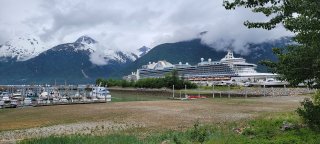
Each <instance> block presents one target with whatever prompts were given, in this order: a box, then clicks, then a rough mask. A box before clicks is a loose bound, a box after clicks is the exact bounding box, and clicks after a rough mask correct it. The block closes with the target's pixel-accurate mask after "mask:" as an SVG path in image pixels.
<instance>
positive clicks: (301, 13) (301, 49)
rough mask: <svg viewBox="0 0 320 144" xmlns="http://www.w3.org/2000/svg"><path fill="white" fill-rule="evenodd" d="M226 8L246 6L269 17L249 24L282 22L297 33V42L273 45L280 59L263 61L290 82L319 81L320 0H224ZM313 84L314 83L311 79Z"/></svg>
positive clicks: (269, 26) (265, 25) (259, 25)
mask: <svg viewBox="0 0 320 144" xmlns="http://www.w3.org/2000/svg"><path fill="white" fill-rule="evenodd" d="M224 6H225V8H226V9H235V8H236V7H245V8H250V9H252V11H253V12H255V13H262V14H264V15H265V16H267V17H270V19H269V21H266V22H250V21H246V22H244V25H245V26H247V27H248V28H263V29H266V30H271V29H273V28H275V27H276V26H277V25H278V24H282V25H283V26H284V27H285V28H286V29H287V30H288V31H291V32H293V33H295V36H294V37H293V40H294V42H296V43H295V44H294V45H290V46H287V47H286V48H284V49H279V48H274V53H275V54H276V55H277V57H278V59H279V61H278V62H271V61H264V62H262V63H263V64H265V65H267V66H269V67H270V68H271V70H272V71H273V72H276V73H278V74H280V75H281V76H282V78H283V79H286V80H288V81H289V82H290V83H291V84H293V85H296V84H298V83H301V82H304V81H305V80H309V81H312V82H317V83H319V82H320V81H319V80H320V56H319V54H320V9H319V8H320V1H319V0H233V1H231V2H230V1H229V0H225V1H224ZM309 84H310V85H311V83H309Z"/></svg>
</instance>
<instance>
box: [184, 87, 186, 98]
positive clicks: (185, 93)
mask: <svg viewBox="0 0 320 144" xmlns="http://www.w3.org/2000/svg"><path fill="white" fill-rule="evenodd" d="M184 97H187V85H184Z"/></svg>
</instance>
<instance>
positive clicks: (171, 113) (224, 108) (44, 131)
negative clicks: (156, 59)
mask: <svg viewBox="0 0 320 144" xmlns="http://www.w3.org/2000/svg"><path fill="white" fill-rule="evenodd" d="M112 95H113V97H115V98H118V100H114V99H113V102H111V103H101V104H85V105H60V106H48V107H30V108H22V109H21V108H19V109H5V110H0V123H1V125H0V131H1V132H0V142H12V141H13V142H15V141H17V140H22V139H30V138H31V141H24V142H31V143H36V142H40V143H42V142H44V141H47V142H48V143H49V142H50V141H52V142H54V143H59V142H58V141H61V142H60V143H65V142H66V143H68V141H69V142H77V141H81V142H84V143H91V142H93V143H108V141H111V143H113V142H117V143H126V142H128V141H131V142H132V143H153V142H154V143H159V142H163V141H165V140H166V139H168V140H169V141H171V142H170V143H172V142H173V141H172V139H176V140H177V139H180V138H181V141H183V143H184V141H185V142H189V141H190V140H189V136H188V135H189V134H190V132H188V131H192V129H193V128H192V127H193V125H194V124H195V123H196V122H199V123H200V124H201V125H206V127H207V126H208V127H210V128H212V129H216V128H217V127H224V126H229V125H231V124H232V123H234V122H235V124H241V123H242V122H243V121H247V120H254V119H255V118H257V117H259V119H263V118H264V117H266V115H268V114H271V113H285V112H292V111H294V110H295V109H296V108H297V107H298V105H299V101H301V100H302V99H303V98H304V97H301V96H299V97H298V96H294V97H274V98H271V97H263V98H248V99H243V98H234V99H227V98H222V99H220V98H216V99H212V98H210V99H202V100H194V101H177V100H168V99H167V97H168V95H170V93H167V92H166V93H162V92H137V93H132V92H119V93H117V92H112ZM233 125H234V124H233ZM214 131H215V130H214ZM219 131H220V132H219V133H222V134H224V133H225V130H224V129H221V130H219ZM210 133H212V132H210ZM219 133H218V134H219ZM52 135H55V136H58V137H54V136H52ZM175 135H178V136H175ZM60 136H62V137H60ZM236 136H237V135H236ZM40 137H44V138H42V139H37V140H35V139H33V138H40ZM175 137H178V138H175ZM211 137H215V136H214V135H212V136H210V139H211ZM125 139H127V140H125ZM95 140H97V141H95ZM121 140H125V141H124V142H122V141H121ZM206 141H207V142H209V141H210V140H209V139H206Z"/></svg>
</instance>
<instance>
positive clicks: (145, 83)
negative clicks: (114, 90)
mask: <svg viewBox="0 0 320 144" xmlns="http://www.w3.org/2000/svg"><path fill="white" fill-rule="evenodd" d="M96 84H97V85H101V86H108V87H113V86H119V87H136V88H163V87H166V88H170V89H171V88H172V86H173V85H174V87H175V89H183V88H185V86H186V87H187V88H188V89H191V88H197V85H196V84H193V83H191V82H190V81H185V80H183V79H180V78H179V75H178V72H177V71H176V70H174V71H172V72H171V73H168V74H167V75H166V76H165V77H164V78H145V79H140V80H138V81H136V82H134V81H130V82H129V81H126V80H113V79H107V80H105V79H102V78H98V79H97V80H96Z"/></svg>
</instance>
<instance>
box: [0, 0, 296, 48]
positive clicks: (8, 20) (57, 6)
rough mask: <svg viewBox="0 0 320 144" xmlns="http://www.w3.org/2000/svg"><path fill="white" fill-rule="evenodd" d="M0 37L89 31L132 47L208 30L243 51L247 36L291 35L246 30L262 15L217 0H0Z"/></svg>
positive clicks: (61, 36) (60, 36)
mask: <svg viewBox="0 0 320 144" xmlns="http://www.w3.org/2000/svg"><path fill="white" fill-rule="evenodd" d="M0 5H1V8H0V43H4V42H5V41H8V40H9V39H10V38H12V37H15V36H19V35H24V34H32V35H35V36H38V37H40V39H41V40H42V41H43V42H44V43H46V44H47V45H48V47H50V46H54V45H57V44H60V43H66V42H73V41H75V40H76V39H77V38H78V37H80V36H82V35H88V36H90V37H92V38H94V39H96V40H97V41H99V42H100V44H102V45H104V46H105V47H107V48H112V49H124V50H133V49H137V48H139V47H141V46H143V45H145V46H148V47H154V46H156V45H158V44H161V43H166V42H177V41H182V40H189V39H193V38H195V37H198V36H199V33H200V32H202V31H208V33H207V34H206V35H204V36H203V37H201V38H202V41H203V42H204V43H205V44H208V45H210V46H212V47H215V48H216V49H225V47H226V46H227V45H230V43H231V42H232V44H233V47H234V49H235V50H236V51H237V52H244V53H245V52H246V48H245V44H246V43H247V42H262V41H266V40H270V39H276V38H279V37H282V36H287V35H290V33H289V32H287V31H285V30H284V29H283V28H282V27H281V26H279V28H277V29H275V30H273V31H265V30H259V29H250V30H248V29H247V28H246V27H245V26H243V22H244V21H245V20H255V21H258V20H259V21H261V20H262V21H265V20H267V18H266V17H264V16H263V15H260V14H253V13H252V12H250V11H249V10H246V9H237V10H235V11H227V10H225V9H224V7H223V6H222V0H1V1H0Z"/></svg>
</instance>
